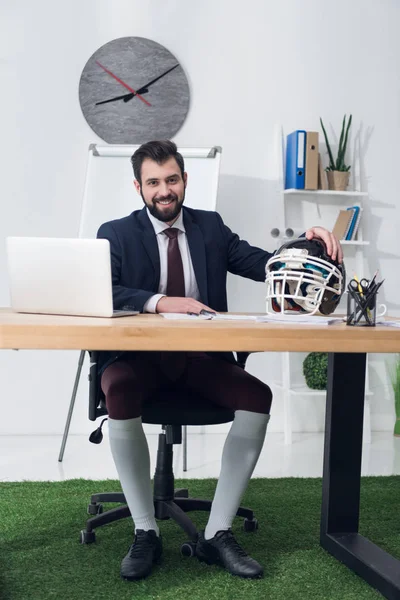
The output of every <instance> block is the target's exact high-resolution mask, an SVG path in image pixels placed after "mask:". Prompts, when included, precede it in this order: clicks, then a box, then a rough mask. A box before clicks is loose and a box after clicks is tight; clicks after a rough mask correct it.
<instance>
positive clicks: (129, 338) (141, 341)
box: [0, 309, 400, 600]
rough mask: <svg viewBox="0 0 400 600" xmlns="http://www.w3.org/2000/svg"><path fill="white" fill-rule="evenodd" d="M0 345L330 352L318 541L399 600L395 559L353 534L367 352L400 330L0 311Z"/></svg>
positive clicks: (398, 341) (396, 346) (391, 343)
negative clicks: (101, 317) (70, 315)
mask: <svg viewBox="0 0 400 600" xmlns="http://www.w3.org/2000/svg"><path fill="white" fill-rule="evenodd" d="M0 348H15V349H35V348H36V349H55V350H57V349H60V350H61V349H62V350H65V349H70V350H73V349H74V350H82V349H87V350H214V351H216V350H237V351H249V352H250V351H253V352H254V351H258V352H280V351H289V352H300V351H305V352H312V351H320V352H329V360H328V389H327V395H326V420H325V450H324V471H323V492H322V510H321V529H320V541H321V545H322V546H323V548H325V549H326V550H327V551H328V552H330V553H331V554H332V555H333V556H335V557H336V558H337V559H339V560H340V561H342V562H343V563H345V564H346V565H347V566H348V567H349V568H350V569H352V570H353V571H355V572H356V573H357V574H358V575H359V576H360V577H363V578H364V579H365V580H366V581H367V582H368V583H370V584H371V585H372V586H374V587H375V588H377V589H378V590H379V591H380V592H381V593H382V594H383V595H384V596H385V597H386V598H389V599H390V600H395V599H396V600H397V599H398V598H399V597H400V560H397V559H396V558H394V557H392V556H391V555H390V554H388V553H387V552H384V551H383V550H381V549H380V548H379V547H378V546H376V545H375V544H373V543H372V542H370V541H369V540H368V539H366V538H364V537H363V536H361V535H360V534H359V533H358V523H359V504H360V478H361V454H362V428H363V411H364V392H365V390H364V387H365V367H366V353H368V352H400V329H394V328H386V327H382V326H381V327H379V326H378V327H374V328H373V327H362V328H361V327H359V328H354V327H347V326H346V325H344V324H339V325H336V324H335V325H321V326H307V325H301V326H298V325H296V326H293V325H292V326H288V325H278V324H275V323H274V324H270V323H268V324H267V323H255V322H251V321H247V322H245V321H241V322H239V321H223V322H221V321H199V322H195V321H179V322H177V321H169V320H166V319H163V318H162V317H160V316H158V315H138V316H135V317H122V318H117V319H99V318H86V317H58V316H45V315H22V314H14V313H12V312H11V311H10V309H0Z"/></svg>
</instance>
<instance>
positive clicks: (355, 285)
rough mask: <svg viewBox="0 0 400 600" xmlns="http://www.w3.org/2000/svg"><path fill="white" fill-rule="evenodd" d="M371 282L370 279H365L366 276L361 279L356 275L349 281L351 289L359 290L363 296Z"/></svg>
mask: <svg viewBox="0 0 400 600" xmlns="http://www.w3.org/2000/svg"><path fill="white" fill-rule="evenodd" d="M369 284H370V282H369V280H368V279H365V277H363V278H362V279H360V280H358V279H357V278H356V277H354V278H353V279H351V280H350V281H349V289H351V290H352V291H353V292H359V293H360V294H361V295H362V296H364V295H365V294H366V293H367V291H368V288H369Z"/></svg>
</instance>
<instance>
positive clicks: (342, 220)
mask: <svg viewBox="0 0 400 600" xmlns="http://www.w3.org/2000/svg"><path fill="white" fill-rule="evenodd" d="M352 218H353V212H351V211H349V210H341V211H339V215H338V217H337V219H336V223H335V225H334V227H333V229H332V233H334V234H335V235H336V237H337V238H338V240H343V239H345V237H346V234H347V232H348V231H349V227H350V224H351V219H352Z"/></svg>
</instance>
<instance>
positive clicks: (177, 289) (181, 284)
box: [161, 227, 186, 381]
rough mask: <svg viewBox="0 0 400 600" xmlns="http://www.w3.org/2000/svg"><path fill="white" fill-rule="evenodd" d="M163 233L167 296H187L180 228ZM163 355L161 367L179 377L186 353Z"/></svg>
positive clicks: (166, 353) (183, 367)
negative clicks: (166, 248)
mask: <svg viewBox="0 0 400 600" xmlns="http://www.w3.org/2000/svg"><path fill="white" fill-rule="evenodd" d="M163 233H165V235H167V236H168V237H169V240H168V253H167V256H168V266H167V271H168V280H167V296H182V297H185V278H184V275H183V264H182V256H181V251H180V250H179V245H178V233H179V229H176V227H169V228H168V229H164V231H163ZM161 356H162V358H161V367H162V369H163V371H164V373H165V374H166V375H167V377H169V379H171V380H172V381H176V380H177V379H179V377H180V376H181V375H182V373H183V371H184V369H185V366H186V353H185V352H163V353H162V355H161Z"/></svg>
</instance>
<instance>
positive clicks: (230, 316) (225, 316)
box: [160, 313, 257, 321]
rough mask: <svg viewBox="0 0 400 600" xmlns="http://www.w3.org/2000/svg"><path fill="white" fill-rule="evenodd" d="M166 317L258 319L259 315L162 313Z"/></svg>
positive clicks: (217, 319) (232, 319)
mask: <svg viewBox="0 0 400 600" xmlns="http://www.w3.org/2000/svg"><path fill="white" fill-rule="evenodd" d="M160 315H161V316H162V317H164V319H180V320H182V319H184V320H186V319H202V320H203V321H204V320H205V321H210V320H211V319H212V320H213V321H256V320H257V317H256V316H255V315H230V314H228V315H226V314H224V315H220V314H218V313H216V315H215V316H214V315H187V314H185V313H160Z"/></svg>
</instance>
